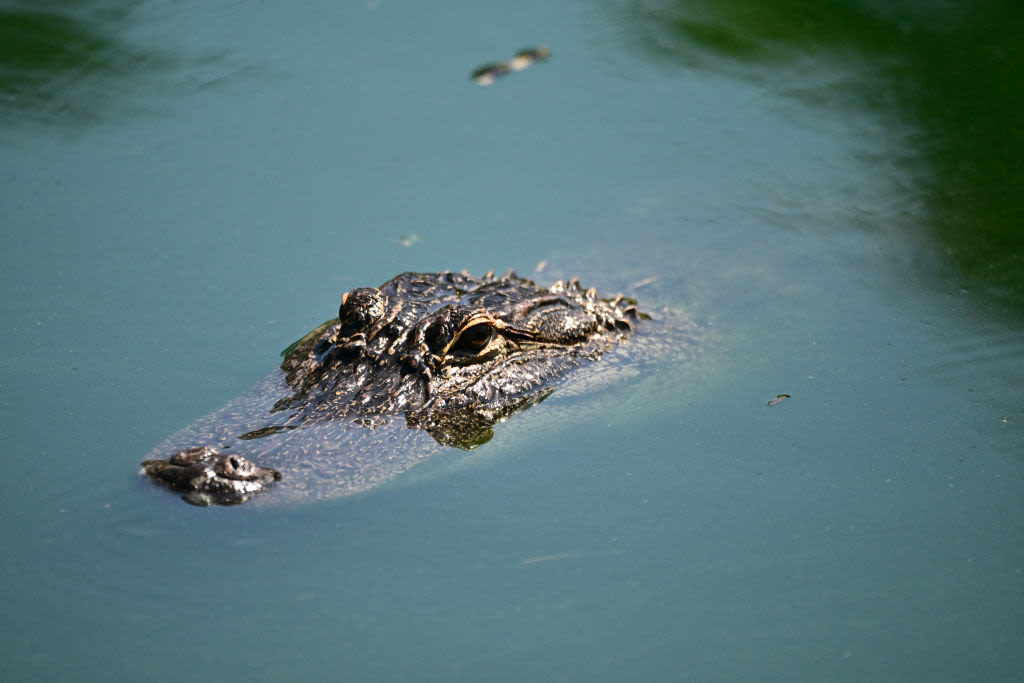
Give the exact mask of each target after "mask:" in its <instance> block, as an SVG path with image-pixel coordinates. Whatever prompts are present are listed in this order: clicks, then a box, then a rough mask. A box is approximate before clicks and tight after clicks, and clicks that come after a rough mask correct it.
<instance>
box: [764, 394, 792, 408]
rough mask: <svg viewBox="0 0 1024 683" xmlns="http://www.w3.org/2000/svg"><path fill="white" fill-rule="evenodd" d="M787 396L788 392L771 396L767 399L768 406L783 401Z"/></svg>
mask: <svg viewBox="0 0 1024 683" xmlns="http://www.w3.org/2000/svg"><path fill="white" fill-rule="evenodd" d="M787 398H790V396H789V394H779V395H778V396H776V397H775V398H773V399H772V400H771V401H768V405H770V406H774V405H777V404H779V403H782V402H783V401H785V400H786V399H787Z"/></svg>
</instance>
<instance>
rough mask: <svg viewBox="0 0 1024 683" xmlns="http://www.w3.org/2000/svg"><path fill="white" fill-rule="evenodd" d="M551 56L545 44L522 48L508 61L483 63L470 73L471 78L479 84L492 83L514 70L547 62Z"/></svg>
mask: <svg viewBox="0 0 1024 683" xmlns="http://www.w3.org/2000/svg"><path fill="white" fill-rule="evenodd" d="M550 56H551V50H549V49H548V48H546V47H544V46H543V45H542V46H540V47H531V48H528V49H526V50H520V51H519V52H517V53H516V54H515V56H513V57H512V59H510V60H508V61H507V62H495V63H493V64H485V65H483V66H482V67H480V68H479V69H477V70H476V71H474V72H473V73H472V74H471V75H470V78H472V79H473V80H474V81H475V82H476V83H477V85H490V84H491V83H494V81H496V80H497V79H498V78H499V77H500V76H504V75H505V74H508V73H511V72H513V71H522V70H523V69H525V68H527V67H529V66H532V65H533V64H535V63H537V62H545V61H547V60H548V58H549V57H550Z"/></svg>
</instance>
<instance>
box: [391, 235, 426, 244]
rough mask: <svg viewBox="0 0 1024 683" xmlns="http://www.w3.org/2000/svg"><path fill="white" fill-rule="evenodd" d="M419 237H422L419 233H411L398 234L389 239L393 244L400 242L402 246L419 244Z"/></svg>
mask: <svg viewBox="0 0 1024 683" xmlns="http://www.w3.org/2000/svg"><path fill="white" fill-rule="evenodd" d="M421 239H422V238H421V237H420V236H419V235H417V234H416V233H412V234H411V235H399V236H398V237H396V238H395V239H393V240H391V241H392V242H394V243H395V244H400V245H402V246H403V247H411V246H413V245H414V244H419V243H420V240H421Z"/></svg>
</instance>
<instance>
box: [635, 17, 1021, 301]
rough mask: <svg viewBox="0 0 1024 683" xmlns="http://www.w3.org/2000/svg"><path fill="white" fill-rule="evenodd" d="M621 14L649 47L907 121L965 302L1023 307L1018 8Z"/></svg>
mask: <svg viewBox="0 0 1024 683" xmlns="http://www.w3.org/2000/svg"><path fill="white" fill-rule="evenodd" d="M621 18H622V19H623V20H624V21H625V22H626V26H628V28H629V30H630V33H631V35H632V37H633V39H634V45H635V46H637V47H639V49H640V51H641V52H642V53H644V54H646V55H648V56H653V57H655V58H658V59H662V60H665V61H666V62H668V63H675V64H682V65H686V66H689V67H692V68H698V69H709V70H717V71H719V72H723V73H727V74H729V75H734V76H736V77H738V78H743V79H747V80H751V81H755V82H758V83H760V84H763V85H765V86H766V87H767V88H769V89H771V90H773V91H776V92H779V93H781V94H785V95H789V96H793V97H798V98H801V100H803V101H804V102H808V103H811V104H814V105H820V106H840V107H847V106H851V105H853V106H858V107H863V108H867V109H869V110H871V111H872V112H873V113H876V114H878V115H879V118H880V119H881V120H882V121H885V122H892V123H894V124H896V125H900V126H904V127H906V128H907V129H908V130H910V131H913V132H912V134H911V137H910V138H909V139H908V142H909V147H910V149H911V154H912V155H913V158H912V159H909V160H907V161H908V162H909V163H911V164H912V165H913V168H914V171H915V177H916V178H917V179H918V182H919V183H920V184H921V185H923V187H924V188H925V196H924V198H923V199H924V204H925V212H926V213H925V216H924V223H925V227H926V229H927V230H928V232H929V234H930V235H931V236H932V237H933V238H934V240H935V242H936V244H937V251H938V252H939V253H940V254H942V255H943V258H945V259H947V260H948V262H949V263H950V264H951V265H952V266H953V267H955V268H956V270H957V272H958V277H959V279H960V282H959V283H958V284H959V286H961V287H962V288H964V289H968V290H970V291H971V293H972V295H974V296H975V297H976V299H975V300H976V301H979V302H983V303H986V304H991V305H996V306H998V307H1000V308H1003V307H1005V308H1008V309H1012V310H1013V311H1014V312H1015V313H1016V314H1022V313H1024V164H1022V162H1021V159H1022V158H1024V115H1022V111H1024V87H1022V86H1021V78H1022V77H1021V74H1022V73H1024V39H1022V37H1024V5H1022V4H1021V3H1019V2H1016V1H1015V0H991V1H989V2H975V1H972V0H959V1H956V0H952V1H950V2H944V3H935V2H913V1H904V2H898V3H882V2H867V1H866V0H865V1H862V2H857V1H856V0H685V1H680V0H676V1H674V2H672V1H669V2H651V1H643V0H636V1H634V2H631V3H629V4H628V10H627V11H626V12H623V13H622V16H621ZM825 63H827V64H829V65H831V66H832V67H835V68H834V69H833V70H832V71H830V72H829V73H830V74H831V75H833V76H834V75H835V74H841V76H840V77H839V78H831V79H821V78H820V76H821V75H822V71H821V70H819V69H818V68H817V67H818V66H819V65H821V64H825Z"/></svg>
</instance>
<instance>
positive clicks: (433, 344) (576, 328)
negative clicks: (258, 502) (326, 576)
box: [142, 271, 648, 505]
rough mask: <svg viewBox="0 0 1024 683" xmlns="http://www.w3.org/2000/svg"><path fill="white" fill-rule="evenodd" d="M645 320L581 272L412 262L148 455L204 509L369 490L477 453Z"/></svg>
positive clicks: (353, 296)
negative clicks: (544, 279) (432, 463)
mask: <svg viewBox="0 0 1024 683" xmlns="http://www.w3.org/2000/svg"><path fill="white" fill-rule="evenodd" d="M647 317H648V316H646V315H645V314H643V313H641V312H640V311H639V310H638V309H637V306H636V302H635V301H634V300H632V299H628V298H625V297H622V296H618V297H615V298H611V299H606V298H601V297H600V296H599V295H598V294H597V292H596V291H594V290H593V289H584V288H583V287H581V286H580V285H579V283H578V282H577V281H576V280H575V279H573V280H570V281H569V282H567V283H564V282H562V281H559V282H556V283H555V284H554V285H552V286H551V287H538V286H537V285H535V284H534V283H533V282H532V281H530V280H527V279H524V278H520V277H518V276H516V275H515V273H513V272H511V271H509V272H508V273H506V274H505V275H503V276H500V277H496V276H494V275H493V274H492V273H488V274H487V275H485V276H484V277H483V278H473V277H471V276H469V275H468V274H465V273H462V274H459V273H450V272H441V273H403V274H402V275H399V276H397V277H395V278H393V279H392V280H389V281H388V282H386V283H384V284H383V285H381V286H380V287H377V288H358V289H353V290H351V291H350V292H348V293H346V294H344V295H343V296H342V299H341V307H340V309H339V312H338V317H337V318H336V319H333V320H330V321H328V322H326V323H324V324H323V325H320V326H319V327H317V328H316V329H314V330H312V331H311V332H309V333H308V334H306V335H305V336H304V337H303V338H302V339H300V340H298V341H297V342H295V343H294V344H292V345H291V346H290V347H288V348H287V349H286V350H285V351H284V352H283V354H282V355H283V356H284V361H283V362H282V363H281V366H280V368H279V369H278V370H275V371H274V372H273V373H271V374H270V375H269V376H268V377H266V378H265V379H264V380H263V381H262V382H260V383H259V384H257V385H256V386H255V387H253V388H252V389H251V390H250V391H249V392H247V393H246V394H244V395H243V396H241V397H239V398H238V399H236V400H235V401H233V402H232V403H230V404H228V405H227V406H225V407H224V408H223V409H221V410H219V411H217V412H215V413H213V414H211V415H209V416H207V417H205V418H203V419H201V420H199V421H197V422H196V423H194V424H193V425H191V426H189V427H187V428H186V429H185V430H183V431H182V432H180V433H178V434H176V435H174V436H172V437H171V438H170V439H168V440H167V441H166V442H165V443H164V444H162V445H161V446H159V447H158V448H157V449H155V450H154V451H153V452H152V453H151V454H150V456H151V457H150V459H148V460H146V461H145V462H143V463H142V468H143V471H144V473H145V474H146V475H148V476H149V477H150V478H151V479H152V480H154V481H156V482H158V483H160V484H163V485H165V486H168V487H170V488H173V489H175V490H178V491H181V492H183V493H184V496H183V497H184V499H185V500H186V501H188V502H190V503H193V504H196V505H213V504H216V505H234V504H238V503H244V502H246V501H248V500H250V499H251V498H253V497H254V496H256V495H257V494H261V493H264V492H266V493H267V495H266V496H260V498H261V499H267V500H269V499H275V498H276V499H280V500H286V501H299V500H312V499H318V498H331V497H338V496H344V495H350V494H354V493H359V492H361V491H365V490H367V489H369V488H372V487H374V486H376V485H378V484H381V483H383V482H384V481H387V480H388V479H390V478H392V477H394V476H396V475H398V474H400V473H401V472H403V471H405V470H407V469H409V468H410V467H412V466H413V465H415V464H417V463H418V462H420V461H422V460H424V459H425V458H427V457H429V456H430V455H432V454H434V453H436V452H437V451H438V450H439V445H440V446H454V447H458V448H462V449H467V450H469V449H473V448H475V447H476V446H478V445H480V444H482V443H484V442H486V441H488V440H489V439H490V438H491V436H492V434H493V432H492V427H493V425H494V424H495V423H497V422H499V421H502V420H504V419H506V418H508V417H509V416H511V415H513V414H515V413H517V412H520V411H522V410H524V409H526V408H528V407H530V406H532V405H534V404H536V403H538V402H540V401H542V400H543V399H544V398H546V397H547V396H548V395H549V394H550V393H551V392H552V391H553V389H554V387H555V385H556V384H557V383H558V382H559V381H560V380H562V379H563V378H565V377H567V376H569V375H571V374H572V371H573V370H575V369H577V368H579V367H580V366H582V365H585V364H588V363H590V362H592V361H596V360H598V359H599V358H600V357H601V356H602V355H604V354H606V353H607V352H609V351H612V350H613V349H616V348H618V347H619V346H621V345H623V344H624V343H625V342H627V340H628V339H629V337H630V335H631V334H633V333H634V331H635V330H636V328H637V326H638V324H643V322H642V321H643V320H644V319H646V318H647Z"/></svg>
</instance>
